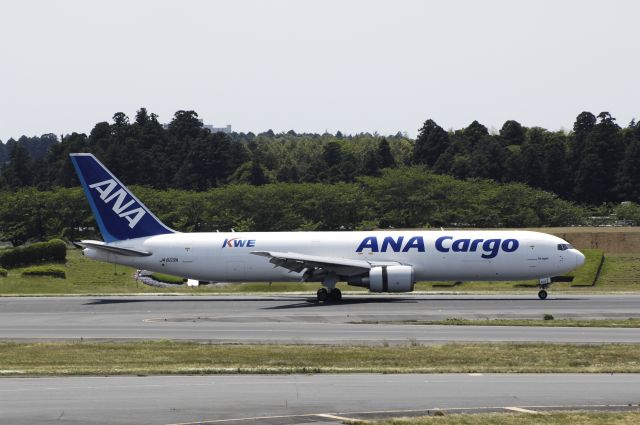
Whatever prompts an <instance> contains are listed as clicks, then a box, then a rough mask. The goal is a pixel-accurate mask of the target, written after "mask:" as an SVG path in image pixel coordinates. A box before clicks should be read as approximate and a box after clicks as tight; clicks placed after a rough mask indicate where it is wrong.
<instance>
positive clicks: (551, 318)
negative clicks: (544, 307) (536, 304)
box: [543, 314, 553, 320]
mask: <svg viewBox="0 0 640 425" xmlns="http://www.w3.org/2000/svg"><path fill="white" fill-rule="evenodd" d="M543 319H544V320H553V314H545V315H544V316H543Z"/></svg>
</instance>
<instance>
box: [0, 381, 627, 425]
mask: <svg viewBox="0 0 640 425" xmlns="http://www.w3.org/2000/svg"><path fill="white" fill-rule="evenodd" d="M639 402H640V375H639V374H623V375H602V374H595V375H589V374H575V375H574V374H558V375H555V374H554V375H545V374H542V375H529V374H518V375H510V374H503V375H464V374H453V375H449V374H438V375H369V374H363V375H288V376H252V375H241V376H154V377H110V378H103V377H82V378H4V379H0V423H2V424H12V425H19V424H25V425H26V424H29V425H32V424H49V423H51V424H53V423H55V424H60V423H73V424H76V423H82V424H175V423H185V422H186V423H207V422H209V421H224V420H231V419H235V420H234V421H229V422H228V423H229V424H231V423H233V424H243V423H247V424H251V423H255V424H280V425H282V424H288V423H305V422H306V423H308V422H336V421H338V419H336V417H347V418H362V417H365V418H372V417H384V416H401V415H406V414H420V413H422V414H427V413H428V412H427V411H430V412H433V410H434V409H456V408H463V409H467V411H471V412H475V411H482V410H483V409H486V410H489V411H504V410H503V409H504V408H516V409H523V408H524V409H525V410H532V411H539V410H546V409H547V408H548V407H549V406H554V407H560V408H563V407H566V406H592V405H596V406H599V408H604V406H607V405H628V404H631V405H635V406H636V407H637V405H638V403H639ZM415 410H418V411H417V412H416V411H415ZM367 412H369V413H367ZM370 412H375V413H373V414H372V413H370ZM282 416H286V418H283V417H282ZM237 419H244V420H237ZM223 423H224V422H223Z"/></svg>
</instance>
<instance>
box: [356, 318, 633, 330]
mask: <svg viewBox="0 0 640 425" xmlns="http://www.w3.org/2000/svg"><path fill="white" fill-rule="evenodd" d="M350 323H353V324H367V325H372V324H375V325H377V324H382V325H385V324H387V325H431V326H434V325H447V326H543V327H550V328H560V327H567V328H640V318H628V319H579V320H576V319H547V320H543V319H458V318H449V319H444V320H419V319H416V320H393V321H376V320H362V321H357V322H350Z"/></svg>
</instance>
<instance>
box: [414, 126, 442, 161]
mask: <svg viewBox="0 0 640 425" xmlns="http://www.w3.org/2000/svg"><path fill="white" fill-rule="evenodd" d="M448 145H449V134H447V132H446V131H444V130H443V129H442V127H440V126H439V125H438V124H436V122H435V121H433V120H432V119H428V120H426V121H425V122H424V124H423V125H422V128H421V129H420V130H419V133H418V137H417V138H416V144H415V147H414V150H413V162H414V163H416V164H426V165H428V166H429V167H433V165H434V164H435V163H436V162H437V161H438V158H440V155H442V154H443V153H444V151H445V150H446V149H447V147H448Z"/></svg>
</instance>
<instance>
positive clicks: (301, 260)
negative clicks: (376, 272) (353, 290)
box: [251, 251, 372, 276]
mask: <svg viewBox="0 0 640 425" xmlns="http://www.w3.org/2000/svg"><path fill="white" fill-rule="evenodd" d="M251 254H253V255H259V256H261V257H266V258H268V259H269V262H270V263H271V264H274V265H275V266H276V267H283V268H285V269H289V270H290V271H292V272H296V273H300V272H302V271H303V270H305V269H310V268H319V269H324V270H326V271H329V272H334V273H337V274H339V275H343V276H355V275H359V274H362V273H366V272H368V271H369V270H370V269H371V267H372V266H371V264H370V263H369V262H367V261H364V260H351V259H348V258H333V257H321V256H317V255H307V254H299V253H296V252H274V251H253V252H251Z"/></svg>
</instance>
